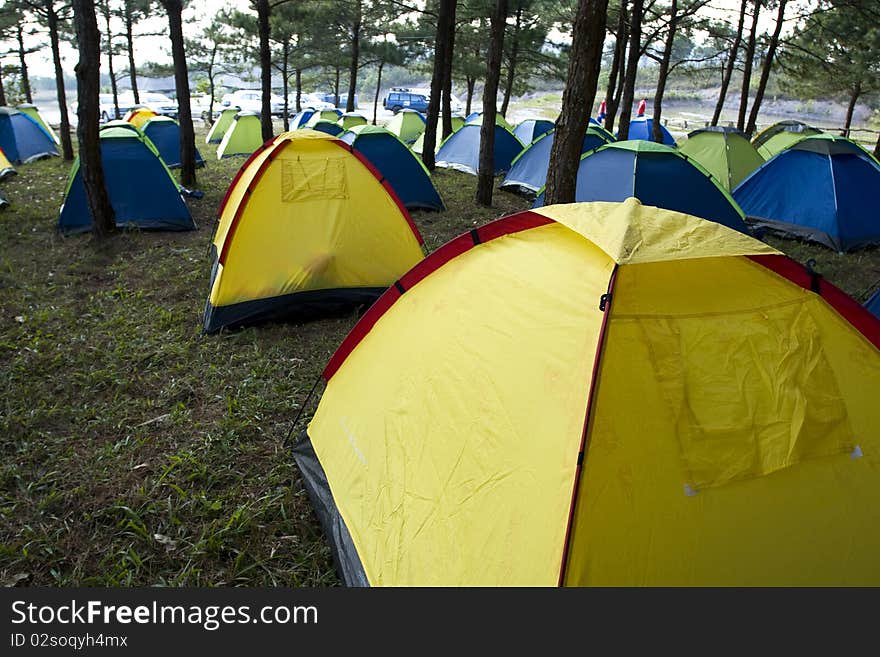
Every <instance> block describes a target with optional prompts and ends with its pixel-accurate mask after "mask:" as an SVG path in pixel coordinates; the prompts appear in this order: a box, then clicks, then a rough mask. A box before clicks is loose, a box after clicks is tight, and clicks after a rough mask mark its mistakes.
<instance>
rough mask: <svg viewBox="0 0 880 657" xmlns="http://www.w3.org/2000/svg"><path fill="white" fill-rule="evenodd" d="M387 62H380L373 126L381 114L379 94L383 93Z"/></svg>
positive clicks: (374, 98)
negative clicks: (383, 76)
mask: <svg viewBox="0 0 880 657" xmlns="http://www.w3.org/2000/svg"><path fill="white" fill-rule="evenodd" d="M383 68H385V62H383V61H382V60H379V75H378V77H377V78H376V95H375V96H374V97H373V125H376V116H377V114H378V112H379V94H380V93H382V69H383Z"/></svg>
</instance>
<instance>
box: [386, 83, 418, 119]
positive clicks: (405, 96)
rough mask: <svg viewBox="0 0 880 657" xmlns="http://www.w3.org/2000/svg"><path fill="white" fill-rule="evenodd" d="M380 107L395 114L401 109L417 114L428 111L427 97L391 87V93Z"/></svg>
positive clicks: (403, 88) (401, 88)
mask: <svg viewBox="0 0 880 657" xmlns="http://www.w3.org/2000/svg"><path fill="white" fill-rule="evenodd" d="M382 107H384V108H385V109H387V110H390V111H392V112H394V113H395V114H397V113H398V112H399V111H400V110H402V109H412V110H416V111H418V112H426V111H428V95H427V94H423V93H415V92H414V91H413V90H412V89H408V88H406V87H393V88H392V89H391V92H390V93H389V94H388V95H387V96H385V98H384V100H383V101H382Z"/></svg>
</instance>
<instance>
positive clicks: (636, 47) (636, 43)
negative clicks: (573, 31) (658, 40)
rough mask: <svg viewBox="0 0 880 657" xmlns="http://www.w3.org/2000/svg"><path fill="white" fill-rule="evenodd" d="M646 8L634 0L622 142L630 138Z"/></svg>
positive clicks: (621, 111) (625, 87)
mask: <svg viewBox="0 0 880 657" xmlns="http://www.w3.org/2000/svg"><path fill="white" fill-rule="evenodd" d="M581 2H583V0H581ZM606 4H607V3H606ZM644 6H645V3H644V0H633V4H632V12H631V13H630V21H629V52H628V53H627V56H626V73H625V74H624V80H623V94H622V97H621V99H620V127H619V128H618V129H617V132H618V134H619V139H621V140H623V139H627V138H628V137H629V122H630V119H632V104H633V98H634V97H635V95H636V77H637V76H638V73H639V56H640V55H641V52H642V13H643V12H644Z"/></svg>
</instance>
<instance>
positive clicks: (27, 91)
mask: <svg viewBox="0 0 880 657" xmlns="http://www.w3.org/2000/svg"><path fill="white" fill-rule="evenodd" d="M16 36H17V37H18V61H19V65H20V68H21V93H23V94H24V99H25V102H28V103H33V102H34V99H33V96H32V95H31V79H30V77H29V76H28V67H27V61H25V57H24V56H25V49H24V34H23V33H22V26H21V23H18V24H17V26H16Z"/></svg>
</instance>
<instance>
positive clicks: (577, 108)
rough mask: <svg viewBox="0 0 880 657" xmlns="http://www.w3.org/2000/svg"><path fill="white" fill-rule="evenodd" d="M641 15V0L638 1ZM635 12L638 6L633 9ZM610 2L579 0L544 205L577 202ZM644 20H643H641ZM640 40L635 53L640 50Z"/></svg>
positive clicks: (606, 0) (636, 0)
mask: <svg viewBox="0 0 880 657" xmlns="http://www.w3.org/2000/svg"><path fill="white" fill-rule="evenodd" d="M634 4H638V5H639V7H638V12H639V14H641V0H635V3H634ZM633 10H634V12H635V10H636V7H635V6H634V7H633ZM607 12H608V0H579V2H578V8H577V15H576V16H575V19H574V26H573V31H572V33H573V35H574V37H573V39H572V43H571V50H570V51H569V60H568V78H567V81H566V84H565V91H563V93H562V110H561V111H560V113H559V118H557V119H556V130H555V133H554V134H555V137H554V138H553V148H552V149H551V151H550V166H549V168H548V172H547V185H546V187H545V189H544V204H545V205H552V204H554V203H573V202H574V200H575V191H576V185H577V171H578V165H579V164H580V156H581V144H582V143H583V139H584V133H585V132H586V130H587V126H588V125H589V122H590V112H591V111H592V109H593V102H594V101H595V100H596V87H597V86H598V84H599V68H600V66H601V64H602V46H603V45H604V43H605V20H606V14H607ZM640 20H641V19H640ZM638 49H639V46H638V40H636V45H635V48H634V50H636V51H638ZM631 104H632V103H630V105H631ZM627 125H629V124H627Z"/></svg>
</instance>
